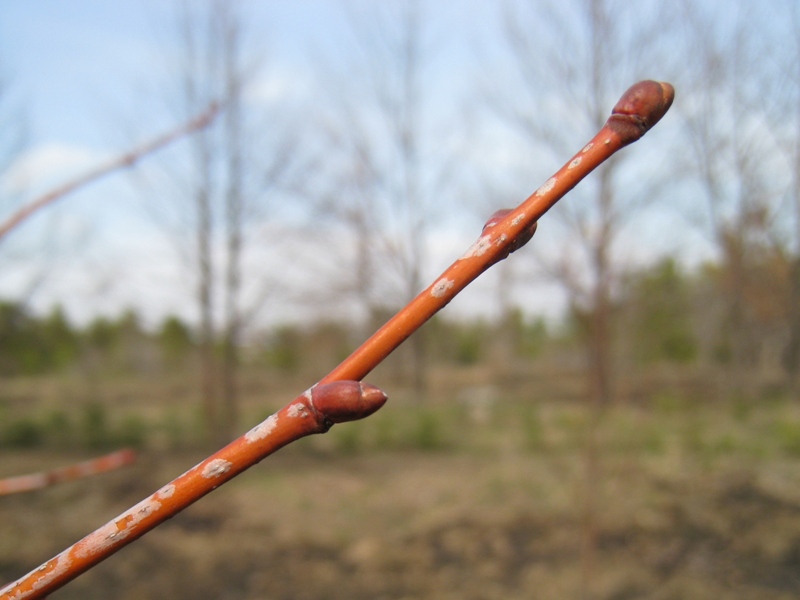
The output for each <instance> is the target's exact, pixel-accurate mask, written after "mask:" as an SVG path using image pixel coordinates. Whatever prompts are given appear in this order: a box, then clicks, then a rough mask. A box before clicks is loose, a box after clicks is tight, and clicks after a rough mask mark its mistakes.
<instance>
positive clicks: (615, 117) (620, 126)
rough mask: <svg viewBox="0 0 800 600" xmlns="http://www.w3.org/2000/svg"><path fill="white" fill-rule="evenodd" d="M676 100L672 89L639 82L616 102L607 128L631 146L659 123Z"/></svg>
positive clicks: (657, 84)
mask: <svg viewBox="0 0 800 600" xmlns="http://www.w3.org/2000/svg"><path fill="white" fill-rule="evenodd" d="M674 98H675V88H673V87H672V86H671V85H670V84H669V83H663V82H660V81H640V82H639V83H636V84H634V85H633V86H631V87H630V88H629V89H628V90H627V91H626V92H625V93H624V94H623V95H622V98H620V99H619V102H617V104H616V106H615V107H614V109H613V110H612V111H611V117H610V118H609V119H608V123H607V124H608V126H609V127H610V128H611V129H613V130H614V131H615V132H616V133H617V134H618V135H619V136H620V137H621V138H622V141H623V143H624V144H630V143H631V142H635V141H636V140H638V139H639V138H640V137H642V136H643V135H644V134H645V133H647V131H648V130H649V129H650V128H652V127H653V125H655V124H656V123H658V122H659V121H660V120H661V117H663V116H664V115H665V114H666V113H667V111H668V110H669V107H670V106H672V101H673V99H674Z"/></svg>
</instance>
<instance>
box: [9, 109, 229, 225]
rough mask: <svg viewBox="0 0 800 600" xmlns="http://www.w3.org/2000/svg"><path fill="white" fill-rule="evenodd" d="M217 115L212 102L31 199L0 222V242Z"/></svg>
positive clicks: (204, 125) (217, 112)
mask: <svg viewBox="0 0 800 600" xmlns="http://www.w3.org/2000/svg"><path fill="white" fill-rule="evenodd" d="M219 112H220V105H219V104H216V103H213V104H211V105H210V106H209V107H208V108H207V109H205V110H204V111H203V112H202V113H200V114H199V115H197V116H196V117H194V118H193V119H191V120H189V121H187V122H186V123H183V124H182V125H180V126H178V127H176V128H174V129H172V130H170V131H168V132H167V133H164V134H161V135H160V136H158V137H156V138H153V139H152V140H150V141H148V142H145V143H144V144H141V145H140V146H138V147H136V148H134V149H132V150H129V151H128V152H125V153H124V154H121V155H119V156H117V157H116V158H113V159H111V160H109V161H108V162H107V163H105V164H103V165H100V166H98V167H95V168H94V169H92V170H90V171H88V172H87V173H84V174H83V175H81V176H79V177H76V178H75V179H72V180H71V181H68V182H67V183H65V184H63V185H60V186H58V187H56V188H54V189H52V190H50V191H49V192H47V193H45V194H43V195H41V196H39V197H38V198H36V199H35V200H32V201H31V202H29V203H27V204H26V205H25V206H23V207H22V208H20V209H19V210H17V212H15V213H14V214H13V215H11V216H10V217H9V218H8V219H6V220H5V221H4V222H3V223H0V241H2V240H3V238H5V236H6V235H8V233H9V232H10V231H11V230H12V229H14V228H15V227H17V226H18V225H19V224H20V223H21V222H22V221H24V220H25V219H27V218H28V217H30V216H31V215H32V214H33V213H35V212H36V211H38V210H40V209H42V208H44V207H46V206H48V205H50V204H52V203H53V202H55V201H56V200H59V199H61V198H63V197H64V196H66V195H67V194H69V193H71V192H74V191H75V190H77V189H79V188H81V187H83V186H85V185H87V184H89V183H92V182H93V181H95V180H97V179H100V178H101V177H103V176H105V175H108V174H109V173H112V172H114V171H117V170H119V169H127V168H129V167H132V166H133V165H135V164H136V163H137V162H139V161H140V160H141V159H142V158H144V157H145V156H147V155H149V154H152V153H153V152H155V151H156V150H160V149H161V148H163V147H165V146H168V145H169V144H171V143H172V142H174V141H176V140H178V139H180V138H182V137H183V136H185V135H188V134H190V133H192V132H194V131H197V130H199V129H203V128H204V127H207V126H208V125H209V124H210V123H211V122H212V121H213V120H214V118H215V117H216V116H217V115H218V114H219Z"/></svg>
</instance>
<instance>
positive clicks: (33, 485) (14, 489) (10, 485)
mask: <svg viewBox="0 0 800 600" xmlns="http://www.w3.org/2000/svg"><path fill="white" fill-rule="evenodd" d="M135 461H136V453H135V452H134V451H133V450H129V449H125V450H117V451H116V452H112V453H111V454H106V455H105V456H101V457H99V458H93V459H91V460H87V461H84V462H80V463H78V464H75V465H69V466H67V467H59V468H58V469H53V470H51V471H45V472H43V473H31V474H29V475H19V476H17V477H8V478H6V479H0V496H8V495H10V494H20V493H22V492H30V491H33V490H40V489H42V488H46V487H49V486H51V485H55V484H57V483H62V482H64V481H72V480H73V479H81V478H83V477H90V476H91V475H97V474H98V473H105V472H106V471H113V470H115V469H120V468H122V467H125V466H127V465H130V464H132V463H133V462H135Z"/></svg>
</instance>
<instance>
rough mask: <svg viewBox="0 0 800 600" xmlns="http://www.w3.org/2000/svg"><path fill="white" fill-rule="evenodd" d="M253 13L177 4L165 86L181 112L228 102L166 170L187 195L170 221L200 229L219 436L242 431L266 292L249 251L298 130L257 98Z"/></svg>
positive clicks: (204, 320)
mask: <svg viewBox="0 0 800 600" xmlns="http://www.w3.org/2000/svg"><path fill="white" fill-rule="evenodd" d="M248 17H249V13H247V12H246V11H245V9H244V5H243V3H242V2H240V1H236V2H227V1H224V0H204V1H203V2H200V3H197V2H180V3H179V4H178V10H177V18H176V25H177V34H178V39H179V47H180V60H179V64H178V65H177V69H178V71H177V72H178V77H177V78H176V79H175V80H173V82H172V86H171V87H170V86H167V88H166V96H167V99H168V101H170V102H171V103H172V104H173V105H176V104H177V110H178V111H180V112H191V111H193V110H196V107H197V106H202V105H204V104H206V103H208V102H210V101H218V102H220V104H221V106H222V107H223V110H224V114H223V116H222V118H221V119H220V120H219V121H218V122H217V123H215V126H214V127H212V128H209V129H208V130H206V131H203V132H201V133H200V134H198V135H197V136H194V137H193V138H192V140H191V144H190V146H191V147H190V151H189V155H188V158H187V160H186V162H185V163H183V164H173V166H172V167H171V168H168V169H167V170H168V171H169V172H168V173H167V176H168V177H169V178H170V180H171V181H172V183H173V184H175V187H174V188H173V189H174V190H176V191H177V194H178V196H182V197H183V198H185V199H188V200H190V201H189V202H177V203H175V204H174V205H173V206H172V207H171V208H172V209H173V210H172V213H171V216H170V217H168V219H172V220H173V221H175V222H177V223H178V225H177V226H174V229H175V230H176V231H178V232H179V233H178V235H177V238H178V239H179V240H183V241H185V240H186V236H185V232H186V230H187V225H188V229H190V230H191V231H193V242H192V243H191V244H190V245H186V244H185V243H181V244H179V246H182V247H181V250H180V251H181V253H182V254H184V255H185V256H187V257H188V259H189V262H190V264H191V265H192V269H193V273H194V288H195V291H194V298H195V302H196V307H197V318H198V328H197V342H198V350H199V378H200V390H201V405H202V409H203V415H204V419H205V422H206V424H207V427H208V430H209V434H210V435H212V436H213V437H214V438H215V441H216V442H222V441H225V440H227V439H230V437H231V436H232V434H233V433H234V432H235V427H236V424H237V419H238V410H239V409H238V404H239V401H238V395H239V394H238V388H237V379H238V371H239V363H240V358H239V352H240V347H241V344H242V332H243V328H244V327H245V326H246V325H247V323H248V322H249V321H251V320H252V319H253V318H254V317H255V315H256V314H258V313H259V311H260V309H261V308H262V307H263V304H264V301H265V298H266V296H267V295H268V293H267V291H266V290H267V289H268V287H269V286H268V282H266V281H265V280H264V278H263V276H262V275H261V274H257V275H255V276H253V277H252V278H247V277H245V269H246V262H247V261H246V258H247V253H248V250H251V251H252V250H254V249H255V248H256V247H257V244H256V239H255V236H254V230H255V227H256V224H257V223H262V222H263V220H264V219H265V217H266V206H267V204H268V203H269V199H270V194H271V193H272V192H274V191H275V190H276V189H278V188H280V187H281V186H282V185H283V184H284V183H285V182H286V181H287V178H288V177H289V176H290V175H289V173H290V171H291V170H292V169H293V165H294V159H293V156H294V155H295V152H294V144H295V142H294V137H293V135H292V134H291V132H290V131H289V130H288V129H287V128H285V127H284V126H283V125H279V124H278V123H279V122H280V121H281V119H282V117H283V116H284V115H283V114H280V115H279V114H277V113H276V112H275V109H274V107H266V108H265V107H264V106H260V105H257V104H256V103H254V102H252V101H250V98H251V97H252V91H253V89H254V87H255V86H256V85H257V84H258V83H259V82H260V81H262V78H264V77H266V73H265V70H264V68H263V60H262V59H263V53H262V52H260V51H261V50H262V49H260V48H258V47H257V46H256V45H255V43H254V41H253V38H252V37H251V36H250V32H249V31H248V28H247V25H246V24H247V23H248ZM176 84H177V85H176ZM176 99H178V102H175V100H176ZM287 131H289V133H287ZM169 212H170V211H169V210H166V211H162V212H160V213H159V217H160V218H162V217H163V215H164V214H165V213H169ZM263 243H264V242H263V241H259V244H263ZM248 280H249V281H250V282H251V285H250V286H247V285H245V284H246V282H248ZM218 350H219V351H218Z"/></svg>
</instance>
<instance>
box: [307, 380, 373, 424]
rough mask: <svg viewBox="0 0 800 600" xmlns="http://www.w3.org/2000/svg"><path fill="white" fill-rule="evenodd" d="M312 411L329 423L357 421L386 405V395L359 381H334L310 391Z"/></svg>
mask: <svg viewBox="0 0 800 600" xmlns="http://www.w3.org/2000/svg"><path fill="white" fill-rule="evenodd" d="M311 399H312V404H313V405H314V409H316V411H317V412H318V413H320V414H321V415H322V417H323V418H325V419H326V420H328V421H330V422H331V423H345V422H347V421H357V420H358V419H363V418H364V417H368V416H370V415H371V414H372V413H374V412H375V411H377V410H378V409H379V408H380V407H381V406H383V405H384V404H385V403H386V394H384V393H383V392H382V391H381V390H380V389H378V388H376V387H375V386H374V385H370V384H368V383H362V382H359V381H334V382H333V383H327V384H324V385H318V386H316V387H314V388H312V389H311Z"/></svg>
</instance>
